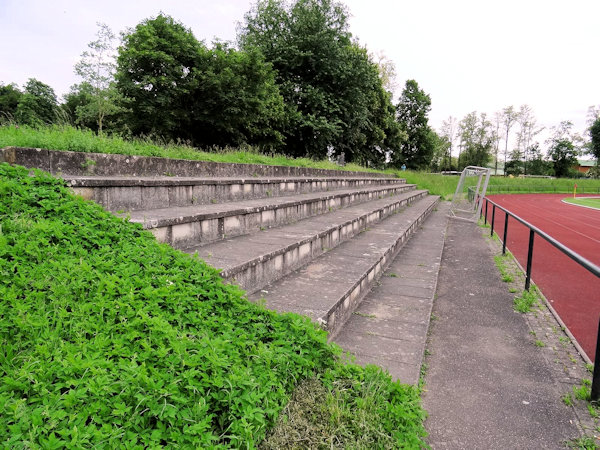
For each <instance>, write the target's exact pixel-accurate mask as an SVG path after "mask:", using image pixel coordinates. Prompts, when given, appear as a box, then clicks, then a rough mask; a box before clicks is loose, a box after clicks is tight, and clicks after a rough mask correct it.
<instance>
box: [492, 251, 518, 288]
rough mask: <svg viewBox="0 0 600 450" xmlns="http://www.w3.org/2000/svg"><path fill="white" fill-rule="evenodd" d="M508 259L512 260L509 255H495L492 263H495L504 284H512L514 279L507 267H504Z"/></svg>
mask: <svg viewBox="0 0 600 450" xmlns="http://www.w3.org/2000/svg"><path fill="white" fill-rule="evenodd" d="M508 258H510V259H512V256H511V255H510V254H509V253H506V254H505V255H495V256H494V262H495V263H496V267H498V270H499V271H500V276H501V278H502V281H504V282H505V283H512V282H513V281H514V277H513V276H512V274H511V273H510V271H509V269H508V267H507V266H506V263H507V259H508Z"/></svg>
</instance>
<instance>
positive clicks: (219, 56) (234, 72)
mask: <svg viewBox="0 0 600 450" xmlns="http://www.w3.org/2000/svg"><path fill="white" fill-rule="evenodd" d="M195 77H196V83H195V84H196V87H195V88H194V90H193V104H194V108H193V112H192V116H191V120H192V127H193V128H192V130H193V131H192V140H193V141H194V143H195V144H196V145H200V146H213V145H217V146H220V147H224V146H228V145H230V146H239V145H242V144H254V145H258V146H259V147H261V148H264V149H269V150H279V149H280V148H281V147H282V145H283V142H284V141H283V140H284V138H283V135H282V134H281V132H280V131H279V130H281V128H282V126H283V122H284V103H283V98H282V97H281V95H280V94H279V89H278V87H277V85H276V84H275V74H274V72H273V70H272V69H271V66H270V65H269V64H267V63H266V62H265V61H264V57H263V56H262V54H261V53H260V52H259V51H258V50H256V49H248V50H247V51H245V52H241V51H237V50H235V49H232V48H230V47H229V46H228V45H226V44H224V43H217V44H216V45H215V47H214V48H213V49H212V50H207V49H204V50H202V65H201V67H199V68H197V70H195Z"/></svg>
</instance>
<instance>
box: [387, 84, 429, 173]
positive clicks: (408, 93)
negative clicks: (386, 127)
mask: <svg viewBox="0 0 600 450" xmlns="http://www.w3.org/2000/svg"><path fill="white" fill-rule="evenodd" d="M430 109H431V98H430V97H429V95H427V94H426V93H425V92H424V91H423V90H421V89H420V88H419V85H418V84H417V82H416V81H415V80H407V81H406V84H405V86H404V90H403V91H402V95H401V97H400V101H399V103H398V106H397V107H396V112H397V118H398V122H399V123H400V128H401V129H402V130H403V131H404V132H405V133H406V135H407V139H406V141H405V142H403V143H402V145H401V147H400V153H399V154H398V155H395V157H394V165H395V166H396V167H399V166H400V165H402V164H406V167H408V168H409V169H421V168H425V167H427V166H428V165H429V163H430V161H431V158H432V157H433V148H434V143H433V141H432V139H431V132H430V128H429V124H428V118H427V115H428V114H429V111H430Z"/></svg>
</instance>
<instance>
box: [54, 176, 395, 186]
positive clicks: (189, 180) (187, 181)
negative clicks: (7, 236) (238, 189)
mask: <svg viewBox="0 0 600 450" xmlns="http://www.w3.org/2000/svg"><path fill="white" fill-rule="evenodd" d="M62 178H63V179H64V180H65V181H67V182H68V183H69V184H70V185H71V186H85V187H92V186H172V185H194V184H198V185H202V184H249V183H252V184H269V183H295V182H321V181H348V180H350V181H352V182H356V181H374V182H377V184H385V183H395V184H402V183H404V182H405V180H404V179H402V178H391V177H390V178H368V177H353V178H348V177H327V178H323V177H169V176H153V177H150V176H146V177H127V176H106V175H63V176H62Z"/></svg>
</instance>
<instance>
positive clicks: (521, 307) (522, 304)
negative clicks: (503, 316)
mask: <svg viewBox="0 0 600 450" xmlns="http://www.w3.org/2000/svg"><path fill="white" fill-rule="evenodd" d="M536 304H537V295H536V292H535V288H533V287H532V288H531V291H523V293H522V294H521V296H520V297H515V299H514V300H513V308H514V310H515V311H517V312H520V313H523V314H525V313H528V312H529V311H531V308H532V307H533V306H535V305H536Z"/></svg>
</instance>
